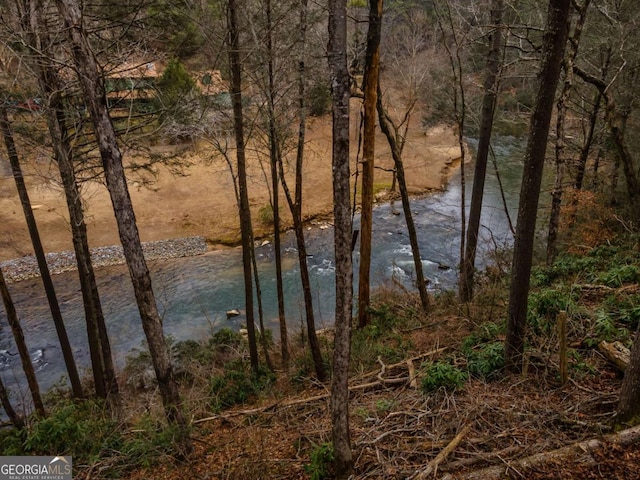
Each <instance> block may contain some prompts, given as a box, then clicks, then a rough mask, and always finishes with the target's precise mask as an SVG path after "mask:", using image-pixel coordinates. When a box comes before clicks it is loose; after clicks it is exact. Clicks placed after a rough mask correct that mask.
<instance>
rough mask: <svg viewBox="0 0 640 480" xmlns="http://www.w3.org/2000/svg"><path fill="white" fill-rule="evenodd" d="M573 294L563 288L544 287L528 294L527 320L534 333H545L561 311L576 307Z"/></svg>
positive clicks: (550, 328)
mask: <svg viewBox="0 0 640 480" xmlns="http://www.w3.org/2000/svg"><path fill="white" fill-rule="evenodd" d="M574 297H575V294H573V293H572V292H567V291H565V290H560V289H554V288H545V289H542V290H540V291H538V292H532V293H531V294H529V308H528V311H527V317H528V322H529V324H530V325H531V327H532V329H533V331H534V333H536V334H538V335H540V334H547V333H549V332H551V330H552V328H553V326H554V325H555V319H556V317H557V316H558V314H559V313H560V312H561V311H563V310H564V311H567V310H574V309H575V308H576V302H575V298H574Z"/></svg>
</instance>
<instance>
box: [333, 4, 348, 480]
mask: <svg viewBox="0 0 640 480" xmlns="http://www.w3.org/2000/svg"><path fill="white" fill-rule="evenodd" d="M328 29H329V45H328V49H327V54H328V60H329V72H330V79H331V94H332V97H333V107H332V119H333V135H332V136H333V151H332V166H333V216H334V227H335V233H334V243H335V263H336V313H335V340H334V349H333V379H332V382H331V420H332V435H331V438H332V440H333V450H334V458H335V472H336V478H338V479H346V478H348V477H349V475H350V474H351V472H352V471H353V457H352V453H351V441H350V435H349V359H350V347H351V308H352V302H353V270H352V259H351V238H352V233H351V231H352V223H351V204H350V198H349V197H350V191H349V180H350V174H349V72H348V70H347V12H346V0H330V1H329V25H328Z"/></svg>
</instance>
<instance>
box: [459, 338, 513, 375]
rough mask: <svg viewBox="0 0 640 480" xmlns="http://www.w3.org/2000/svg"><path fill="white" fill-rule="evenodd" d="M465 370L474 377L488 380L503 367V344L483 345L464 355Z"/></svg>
mask: <svg viewBox="0 0 640 480" xmlns="http://www.w3.org/2000/svg"><path fill="white" fill-rule="evenodd" d="M465 355H466V357H467V368H468V369H469V373H470V374H471V375H473V376H474V377H478V378H481V379H483V380H489V379H491V378H493V377H494V376H495V374H496V373H497V372H498V371H500V370H501V369H502V368H503V367H504V343H503V342H491V343H485V344H483V345H480V346H478V347H476V348H475V349H471V350H470V351H469V352H468V353H465Z"/></svg>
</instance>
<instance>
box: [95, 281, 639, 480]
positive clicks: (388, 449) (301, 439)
mask: <svg viewBox="0 0 640 480" xmlns="http://www.w3.org/2000/svg"><path fill="white" fill-rule="evenodd" d="M379 295H380V292H379ZM385 295H386V296H387V297H389V296H391V297H395V300H392V303H391V304H393V303H394V302H396V303H395V307H393V308H395V309H408V310H414V311H416V310H417V308H418V303H417V302H418V300H417V298H415V297H412V296H406V295H405V296H404V298H402V299H401V300H398V298H399V297H397V294H394V293H390V292H386V293H385V292H382V296H383V297H384V296H385ZM388 300H389V298H386V299H384V300H383V301H384V302H388ZM445 303H446V302H445ZM386 304H387V305H389V303H386ZM469 318H470V316H469V315H468V313H463V312H460V311H458V312H456V311H455V308H451V307H450V306H449V307H446V308H445V309H444V310H443V309H442V308H439V307H436V309H435V311H434V313H433V314H431V315H429V316H428V318H424V317H423V319H422V321H421V323H419V324H418V326H413V327H410V326H405V327H404V328H402V329H398V330H395V329H393V332H392V334H391V335H389V336H385V337H384V338H380V337H378V336H377V335H378V334H377V333H372V332H375V331H376V330H375V329H372V330H371V332H369V334H370V335H371V337H369V338H368V337H367V335H369V334H366V335H364V337H363V335H362V334H361V332H358V333H357V334H356V337H355V338H354V347H353V348H354V353H353V355H354V359H356V360H355V361H357V359H358V358H361V356H362V355H363V348H362V347H363V345H361V342H362V341H363V338H364V341H365V342H368V341H369V340H371V343H367V344H366V345H364V350H370V352H369V354H370V355H374V356H375V355H377V359H376V360H375V361H374V362H373V363H374V364H376V365H377V367H373V368H371V370H367V371H361V372H354V373H353V375H352V379H351V382H350V388H351V389H352V395H351V398H350V418H351V442H352V448H353V458H354V463H355V472H354V476H353V477H352V478H354V479H416V478H423V479H424V478H438V479H479V480H489V479H504V478H508V479H514V480H515V479H527V480H531V479H535V480H540V479H558V480H566V479H573V480H583V479H596V478H597V479H631V478H640V463H639V462H638V460H640V429H638V428H637V427H636V428H634V429H631V430H630V431H629V432H628V433H627V434H628V436H629V437H628V438H623V439H622V440H620V439H619V437H617V434H616V433H614V428H613V427H612V419H613V416H614V413H615V407H616V403H617V398H618V392H619V389H620V384H621V374H620V372H618V371H617V370H616V369H615V368H614V367H612V366H611V365H610V364H608V363H607V362H606V361H605V360H604V359H603V358H602V356H601V355H600V354H599V353H598V352H597V350H595V349H592V348H583V347H580V346H577V347H576V348H577V350H579V352H580V353H579V354H577V355H576V356H575V357H574V358H573V359H572V360H571V361H570V367H569V368H570V375H569V381H568V382H567V383H566V384H564V385H562V384H561V383H560V380H559V374H558V356H557V352H555V351H553V347H552V346H551V344H552V343H553V342H554V339H552V338H550V339H549V345H545V346H543V345H539V346H538V348H532V349H531V350H530V351H529V352H528V357H527V368H526V372H525V373H524V374H522V375H515V374H514V375H512V374H506V373H504V372H502V371H499V372H498V374H497V375H494V376H492V377H490V378H485V379H479V378H472V379H469V380H467V381H466V382H465V383H464V385H463V386H461V387H460V388H457V389H455V391H452V390H449V389H445V388H440V389H438V390H437V391H435V392H432V393H428V394H426V393H425V392H424V390H423V384H422V383H421V382H422V381H423V379H424V369H425V365H428V364H431V363H434V362H435V363H437V362H438V361H444V362H445V363H447V364H451V365H457V366H459V367H460V368H461V369H462V370H464V369H465V368H466V364H467V362H468V358H467V359H465V357H464V354H463V353H462V347H461V345H462V344H463V342H464V339H465V338H469V334H470V333H471V332H473V331H476V332H477V331H478V327H479V325H477V324H475V323H474V322H473V321H471V320H470V319H469ZM378 326H379V328H381V329H382V328H387V327H390V325H389V324H384V323H383V324H379V325H378ZM391 328H393V327H391ZM551 337H553V335H552V336H551ZM494 340H495V341H498V342H501V341H503V340H504V337H503V336H499V337H498V338H494ZM474 348H480V346H476V347H474ZM397 350H399V352H398V351H397ZM394 351H395V355H397V357H394V353H393V352H394ZM327 353H328V352H327ZM378 353H379V355H378ZM365 355H366V353H365ZM383 358H387V360H382V359H383ZM390 358H395V361H392V360H390ZM295 368H296V367H294V370H295ZM194 371H195V370H194ZM301 380H302V381H301ZM414 380H415V381H414ZM195 391H196V390H195V389H194V391H193V392H190V393H186V394H185V395H186V398H190V399H193V397H194V396H197V395H195V394H194V393H195ZM192 406H193V405H192ZM193 411H194V410H192V412H193ZM193 419H194V435H193V439H194V447H195V453H194V455H193V456H192V457H191V459H190V460H189V461H188V462H185V463H180V462H177V461H175V460H174V459H172V458H170V457H166V461H164V462H162V461H161V462H158V463H156V464H154V465H153V466H152V467H150V468H145V469H142V470H136V471H135V472H133V473H132V474H131V475H130V476H129V477H128V478H131V479H134V480H142V479H170V480H179V479H184V478H192V479H283V480H284V479H298V478H299V479H305V478H312V479H322V478H332V477H331V468H330V460H329V457H326V456H324V454H326V450H323V449H324V448H326V445H328V443H329V442H330V440H331V420H330V419H331V412H330V399H329V385H328V384H326V385H323V384H318V383H314V382H313V380H312V378H308V377H304V378H303V379H301V378H299V375H298V374H296V373H295V371H290V372H289V374H288V375H286V374H284V372H279V373H278V376H277V380H276V384H275V385H274V386H273V387H272V388H267V389H266V390H265V391H264V392H263V393H262V394H260V395H259V397H254V398H253V400H250V401H249V402H247V403H246V404H244V405H242V406H238V407H235V408H231V409H225V410H223V411H222V412H219V413H215V414H213V415H211V414H209V415H207V414H206V413H205V412H200V413H199V414H195V416H194V417H193ZM594 439H600V440H598V441H594ZM434 462H435V463H434ZM429 465H431V466H433V467H434V469H433V471H432V473H429V474H428V475H425V476H420V475H421V474H424V473H425V469H426V468H427V467H428V466H429ZM87 478H88V477H87Z"/></svg>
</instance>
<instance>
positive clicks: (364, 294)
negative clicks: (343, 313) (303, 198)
mask: <svg viewBox="0 0 640 480" xmlns="http://www.w3.org/2000/svg"><path fill="white" fill-rule="evenodd" d="M382 3H383V0H371V1H370V2H369V30H368V32H367V50H366V54H365V65H364V81H363V91H364V132H363V145H362V201H361V214H360V273H359V280H358V326H359V327H360V328H362V327H365V326H366V325H368V324H369V322H370V320H371V314H370V312H369V303H370V290H371V281H370V279H369V276H370V273H371V236H372V229H373V180H374V178H373V177H374V171H375V143H376V105H377V96H378V78H379V72H380V35H381V29H382Z"/></svg>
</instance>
